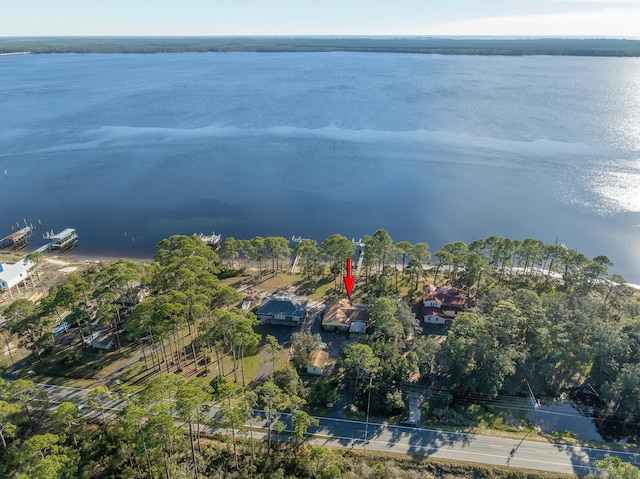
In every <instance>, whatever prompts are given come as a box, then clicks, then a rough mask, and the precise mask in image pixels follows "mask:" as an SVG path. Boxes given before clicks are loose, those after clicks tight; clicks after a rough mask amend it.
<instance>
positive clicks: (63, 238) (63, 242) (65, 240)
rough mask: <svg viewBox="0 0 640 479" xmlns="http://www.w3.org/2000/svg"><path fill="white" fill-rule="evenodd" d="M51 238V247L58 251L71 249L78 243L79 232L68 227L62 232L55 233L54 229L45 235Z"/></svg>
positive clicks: (46, 237)
mask: <svg viewBox="0 0 640 479" xmlns="http://www.w3.org/2000/svg"><path fill="white" fill-rule="evenodd" d="M44 237H45V239H48V240H49V245H48V246H49V249H52V250H58V251H69V250H70V249H71V248H73V247H75V246H76V245H77V244H78V233H76V230H75V229H73V228H67V229H64V230H62V231H61V232H60V233H54V232H53V230H51V231H49V232H48V233H46V234H45V235H44Z"/></svg>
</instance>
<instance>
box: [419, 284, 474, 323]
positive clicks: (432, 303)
mask: <svg viewBox="0 0 640 479" xmlns="http://www.w3.org/2000/svg"><path fill="white" fill-rule="evenodd" d="M463 306H464V299H463V297H462V291H460V290H459V289H458V288H454V287H453V286H441V287H440V288H436V287H435V286H434V285H432V284H428V285H426V286H425V287H424V295H423V299H422V318H423V319H424V322H425V323H430V324H444V325H447V326H449V325H451V324H452V323H453V320H454V318H455V317H456V316H457V315H458V314H460V313H461V312H462V311H463V310H464V307H463Z"/></svg>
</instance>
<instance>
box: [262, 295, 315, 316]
mask: <svg viewBox="0 0 640 479" xmlns="http://www.w3.org/2000/svg"><path fill="white" fill-rule="evenodd" d="M306 312H307V301H306V300H304V299H300V298H295V297H289V296H278V295H274V296H269V297H268V298H266V299H265V300H264V301H262V304H261V305H260V307H259V308H258V310H257V311H256V313H257V314H281V315H285V316H300V317H302V316H304V315H305V314H306Z"/></svg>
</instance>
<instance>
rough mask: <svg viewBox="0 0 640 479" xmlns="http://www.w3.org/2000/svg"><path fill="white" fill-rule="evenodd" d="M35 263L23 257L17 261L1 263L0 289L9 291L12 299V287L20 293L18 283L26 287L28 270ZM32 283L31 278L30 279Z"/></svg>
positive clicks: (28, 276) (28, 275)
mask: <svg viewBox="0 0 640 479" xmlns="http://www.w3.org/2000/svg"><path fill="white" fill-rule="evenodd" d="M34 266H35V263H34V262H33V261H31V260H29V259H26V258H25V259H23V260H22V261H19V262H18V263H1V264H0V290H2V291H5V290H7V291H9V295H10V296H11V299H13V293H12V291H11V290H12V288H13V287H14V286H15V288H16V289H17V290H18V293H20V285H22V286H23V287H25V288H26V284H25V281H26V280H27V279H29V278H30V277H31V275H30V273H29V272H30V271H31V269H32V268H33V267H34ZM31 282H32V284H33V279H32V280H31Z"/></svg>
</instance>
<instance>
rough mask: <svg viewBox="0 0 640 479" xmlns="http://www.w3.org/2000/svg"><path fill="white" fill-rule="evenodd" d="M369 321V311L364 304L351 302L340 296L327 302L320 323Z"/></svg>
mask: <svg viewBox="0 0 640 479" xmlns="http://www.w3.org/2000/svg"><path fill="white" fill-rule="evenodd" d="M356 321H361V322H364V323H366V322H368V321H369V312H368V311H367V308H366V306H363V305H357V304H352V303H351V301H349V300H348V299H345V298H342V299H337V300H334V301H331V302H329V303H327V307H326V309H325V311H324V316H323V317H322V324H328V323H336V322H337V323H342V324H345V325H347V326H348V325H350V324H351V323H352V322H356Z"/></svg>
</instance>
